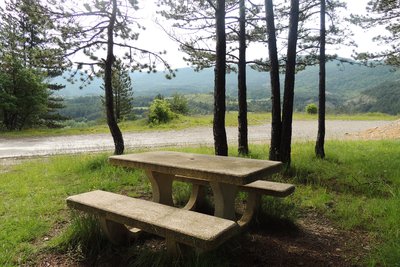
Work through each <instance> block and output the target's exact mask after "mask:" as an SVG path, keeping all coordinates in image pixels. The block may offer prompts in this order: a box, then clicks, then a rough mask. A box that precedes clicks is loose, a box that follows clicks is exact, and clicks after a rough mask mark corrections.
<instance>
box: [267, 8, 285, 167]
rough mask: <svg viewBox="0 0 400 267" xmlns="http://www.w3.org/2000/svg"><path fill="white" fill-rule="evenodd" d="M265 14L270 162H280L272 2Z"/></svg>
mask: <svg viewBox="0 0 400 267" xmlns="http://www.w3.org/2000/svg"><path fill="white" fill-rule="evenodd" d="M265 12H266V20H267V34H268V53H269V60H270V71H269V75H270V80H271V102H272V111H271V113H272V114H271V115H272V121H271V145H270V149H269V159H270V160H280V154H279V152H280V143H281V127H282V122H281V89H280V81H279V61H278V49H277V47H276V32H275V31H276V30H275V22H274V7H273V4H272V0H265Z"/></svg>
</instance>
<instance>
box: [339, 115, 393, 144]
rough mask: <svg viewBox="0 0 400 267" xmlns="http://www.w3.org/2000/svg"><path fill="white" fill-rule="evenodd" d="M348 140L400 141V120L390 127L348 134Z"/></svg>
mask: <svg viewBox="0 0 400 267" xmlns="http://www.w3.org/2000/svg"><path fill="white" fill-rule="evenodd" d="M346 139H363V140H381V139H400V120H397V121H394V122H392V123H390V124H388V125H383V126H377V127H374V128H371V129H368V130H365V131H361V132H356V133H350V134H347V135H346Z"/></svg>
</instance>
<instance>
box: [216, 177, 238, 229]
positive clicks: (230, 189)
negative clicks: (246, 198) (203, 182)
mask: <svg viewBox="0 0 400 267" xmlns="http://www.w3.org/2000/svg"><path fill="white" fill-rule="evenodd" d="M210 185H211V189H212V191H213V195H214V208H215V210H214V215H215V216H217V217H220V218H225V219H229V220H234V221H236V214H235V198H236V193H237V191H238V188H237V186H236V185H232V184H221V183H217V182H210Z"/></svg>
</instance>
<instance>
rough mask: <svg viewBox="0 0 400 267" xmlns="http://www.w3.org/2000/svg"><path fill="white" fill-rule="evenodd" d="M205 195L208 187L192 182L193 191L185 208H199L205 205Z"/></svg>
mask: <svg viewBox="0 0 400 267" xmlns="http://www.w3.org/2000/svg"><path fill="white" fill-rule="evenodd" d="M205 196H206V188H205V186H203V185H199V184H192V193H191V194H190V198H189V201H188V203H186V205H185V207H184V208H183V209H185V210H198V208H200V209H201V207H204V206H205V204H204V202H205Z"/></svg>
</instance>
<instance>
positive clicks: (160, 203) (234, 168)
mask: <svg viewBox="0 0 400 267" xmlns="http://www.w3.org/2000/svg"><path fill="white" fill-rule="evenodd" d="M109 162H110V163H111V164H113V165H117V166H123V167H128V168H136V169H144V170H145V173H146V175H147V177H148V178H149V180H150V182H151V186H152V192H153V201H146V200H143V199H137V198H131V197H128V196H124V195H120V194H115V193H111V192H105V191H101V190H94V191H91V192H86V193H81V194H78V195H74V196H70V197H68V198H67V204H68V206H69V207H71V208H74V209H77V210H80V211H83V212H87V213H90V214H94V215H96V216H98V218H99V221H100V226H101V227H102V229H103V232H104V233H105V234H106V236H107V237H108V238H109V240H110V241H111V242H113V243H115V244H126V243H129V242H130V241H129V240H130V236H132V229H136V230H138V231H140V230H142V231H145V232H148V233H152V234H156V235H159V236H162V237H165V239H166V244H167V251H168V252H169V253H170V254H173V255H178V254H179V253H178V252H179V251H180V246H179V244H185V245H188V246H191V247H194V248H196V249H197V250H199V251H205V250H210V249H214V248H216V247H218V246H219V245H221V244H222V243H223V242H225V241H226V240H228V239H229V238H231V237H232V236H234V235H236V234H237V233H240V232H241V231H243V229H245V227H246V226H247V225H248V224H249V222H250V221H251V220H252V218H253V215H254V214H255V212H256V211H257V209H258V207H259V204H260V201H261V195H271V196H276V197H285V196H288V195H290V194H291V193H293V191H294V185H291V184H286V183H276V182H270V181H266V180H264V179H265V178H267V177H268V176H270V175H272V174H273V173H276V172H278V171H279V170H280V169H281V166H282V163H281V162H277V161H267V160H256V159H248V158H236V157H222V156H213V155H202V154H193V153H182V152H170V151H155V152H145V153H137V154H127V155H118V156H111V157H109ZM174 180H178V181H185V182H189V183H192V193H191V196H190V199H189V202H188V204H187V205H186V206H185V207H184V208H177V207H173V206H174V203H173V198H172V183H173V181H174ZM206 186H210V187H211V189H212V193H213V197H214V216H212V215H207V214H202V213H199V212H195V211H193V210H196V206H197V204H198V203H201V202H202V201H203V200H204V196H205V194H204V192H205V190H204V189H205V187H206ZM238 190H241V191H246V192H248V198H247V201H246V202H247V203H246V208H245V211H244V213H243V215H242V217H241V218H240V219H239V220H237V218H236V214H235V197H236V194H237V192H238ZM128 227H131V228H130V229H128Z"/></svg>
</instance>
